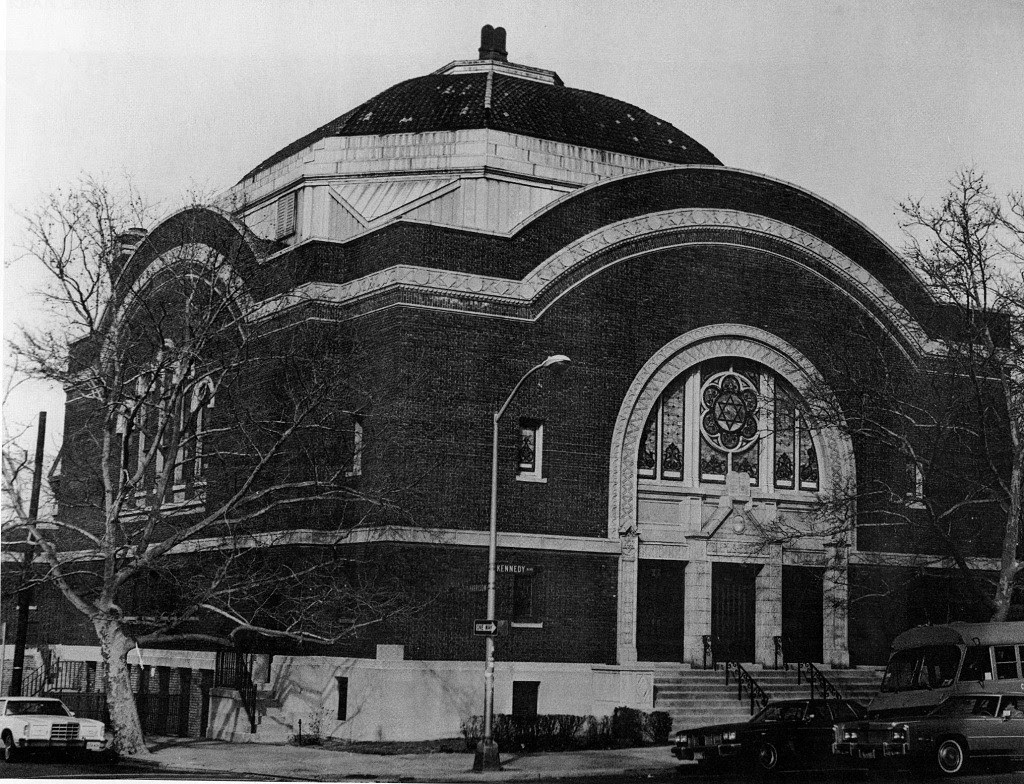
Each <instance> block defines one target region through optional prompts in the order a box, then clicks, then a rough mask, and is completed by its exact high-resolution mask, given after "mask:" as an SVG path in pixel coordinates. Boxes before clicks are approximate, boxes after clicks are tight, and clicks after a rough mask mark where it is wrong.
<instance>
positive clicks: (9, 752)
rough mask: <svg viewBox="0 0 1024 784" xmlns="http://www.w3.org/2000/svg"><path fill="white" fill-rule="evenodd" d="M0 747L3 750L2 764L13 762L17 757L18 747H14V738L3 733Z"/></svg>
mask: <svg viewBox="0 0 1024 784" xmlns="http://www.w3.org/2000/svg"><path fill="white" fill-rule="evenodd" d="M0 747H2V748H3V754H4V762H14V760H15V759H16V758H17V756H18V747H17V746H15V745H14V736H13V735H11V733H10V732H5V733H4V736H3V739H2V740H0Z"/></svg>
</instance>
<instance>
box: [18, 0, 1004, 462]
mask: <svg viewBox="0 0 1024 784" xmlns="http://www.w3.org/2000/svg"><path fill="white" fill-rule="evenodd" d="M6 21H7V28H6V52H5V67H6V78H5V85H6V95H5V109H6V111H5V142H6V145H5V161H4V177H5V179H4V206H5V210H4V217H5V227H4V230H5V231H4V238H5V239H4V252H5V256H6V258H7V260H8V262H10V260H12V259H13V258H15V257H16V255H17V251H16V246H17V244H18V242H19V224H18V219H17V213H18V212H19V211H22V210H25V209H27V208H30V207H31V206H32V205H33V204H35V203H36V202H37V201H38V200H39V197H40V196H41V194H44V193H46V192H47V191H50V190H52V189H54V188H56V187H58V186H61V185H66V184H68V183H70V182H71V181H73V180H74V179H75V178H76V177H77V176H78V175H79V174H80V173H82V172H88V173H92V174H97V175H99V176H113V175H117V174H119V173H120V172H127V173H129V174H130V175H131V177H132V178H133V179H134V181H135V183H136V184H137V186H138V187H139V188H140V189H141V191H142V192H143V193H144V194H146V195H147V196H149V197H150V198H151V199H154V200H161V201H162V202H164V203H166V204H167V205H168V207H170V206H171V205H173V204H174V203H175V202H176V201H177V200H178V199H180V198H181V197H182V196H183V194H184V193H185V192H186V191H189V190H190V189H195V188H199V189H200V190H202V191H206V192H209V191H219V190H222V189H224V188H227V187H228V186H230V185H232V184H233V183H235V182H237V181H238V179H239V178H240V177H241V176H242V175H243V174H244V173H245V172H247V171H249V169H251V168H252V167H253V166H255V165H256V164H257V163H259V162H260V161H261V160H263V159H264V158H266V157H267V156H269V155H270V154H271V153H273V152H275V151H276V150H278V149H280V148H281V147H283V146H285V145H286V144H288V143H289V142H291V141H293V140H294V139H296V138H298V137H299V136H301V135H303V134H305V133H307V132H309V131H311V130H312V129H314V128H315V127H317V126H319V125H321V124H323V123H324V122H327V121H329V120H331V119H333V118H334V117H337V116H338V115H340V114H342V113H344V112H345V111H347V110H349V109H351V108H352V107H354V106H355V105H357V104H358V103H360V102H362V101H364V100H366V99H368V98H370V97H372V96H374V95H376V94H377V93H379V92H381V91H382V90H384V89H386V88H387V87H389V86H391V85H393V84H395V83H396V82H398V81H400V80H403V79H408V78H411V77H415V76H420V75H423V74H425V73H429V72H430V71H433V70H436V69H437V68H439V67H441V66H442V65H444V64H446V63H448V62H450V61H452V60H458V59H470V58H474V57H476V51H477V47H478V46H479V35H480V33H479V31H480V27H481V26H482V25H484V24H493V25H495V26H499V25H500V26H503V27H505V28H506V30H507V31H508V52H509V59H510V60H511V61H513V62H516V63H522V64H525V65H532V66H537V67H540V68H547V69H551V70H554V71H557V72H558V74H559V76H561V78H562V80H563V81H564V82H565V84H566V85H568V86H570V87H577V88H582V89H586V90H592V91H595V92H599V93H603V94H605V95H609V96H612V97H614V98H618V99H620V100H623V101H627V102H629V103H632V104H636V105H638V106H640V107H642V108H644V109H645V110H647V111H648V112H650V113H652V114H654V115H656V116H658V117H660V118H662V119H665V120H668V121H669V122H671V123H672V124H673V125H675V126H676V127H678V128H679V129H680V130H682V131H684V132H686V133H687V134H689V135H690V136H692V137H694V138H695V139H697V140H698V141H699V142H701V143H702V144H703V145H705V146H706V147H707V148H709V149H710V150H711V151H712V152H714V153H715V154H716V155H717V156H718V157H719V158H720V159H721V160H722V161H723V163H725V164H726V165H727V166H733V167H737V168H742V169H749V170H753V171H757V172H761V173H764V174H767V175H769V176H772V177H776V178H780V179H784V180H788V181H790V182H793V183H795V184H797V185H800V186H802V187H804V188H807V189H809V190H811V191H813V192H815V193H817V194H818V195H820V196H822V197H823V198H825V199H828V200H829V201H831V202H833V203H835V204H836V205H838V206H839V207H841V208H843V209H845V210H846V211H848V212H849V213H851V214H852V215H854V216H855V217H857V218H859V219H860V220H862V221H863V222H864V223H866V224H867V225H868V227H870V228H871V229H873V230H874V231H876V232H878V233H879V234H880V235H881V236H882V237H883V238H885V239H886V240H888V241H889V242H890V243H893V244H897V245H898V244H899V241H900V235H899V229H898V225H897V217H896V211H897V203H898V202H899V201H900V200H901V199H904V198H906V197H907V196H910V195H914V196H922V197H925V198H926V199H928V198H934V197H936V196H937V195H938V194H940V193H941V192H942V190H943V186H944V184H945V182H946V180H948V178H949V177H950V176H951V175H952V174H953V172H955V171H956V170H957V169H959V168H962V167H964V166H970V165H973V166H975V167H977V168H978V169H980V170H983V171H984V172H986V173H987V175H988V176H989V178H990V181H991V182H992V184H993V185H995V186H996V187H997V189H999V190H1008V189H1011V188H1013V189H1021V188H1024V141H1022V140H1024V54H1022V53H1024V2H1022V1H1021V0H988V1H987V2H986V1H985V0H979V1H978V2H963V0H935V1H934V2H910V1H909V0H873V1H872V2H866V1H865V2H853V1H852V0H788V1H785V2H783V1H781V0H780V1H779V2H769V1H768V0H764V1H762V2H738V1H736V0H664V1H660V2H644V1H643V0H633V2H599V1H596V0H580V1H579V2H569V1H568V0H566V1H565V2H558V1H557V0H547V1H546V2H526V1H525V0H516V2H491V1H490V0H472V1H470V0H443V1H438V0H430V1H427V0H418V1H417V2H397V0H371V1H368V2H362V0H358V1H357V0H339V1H335V2H327V0H309V1H307V2H300V1H298V0H291V1H289V2H285V1H284V0H278V1H276V2H275V1H272V0H248V1H243V0H218V2H200V1H199V0H194V1H193V2H175V1H174V0H161V1H160V2H151V1H150V0H132V1H131V2H124V1H123V0H121V2H109V3H108V2H100V1H99V0H55V1H53V2H47V1H46V0H7V20H6ZM30 286H31V277H30V274H29V271H28V269H27V267H25V266H24V265H22V264H18V263H15V264H14V265H13V266H8V268H7V271H6V277H5V286H4V288H5V291H4V306H5V313H4V327H5V331H9V330H10V329H11V328H12V323H15V322H18V321H25V320H28V319H31V317H32V308H31V304H30V303H31V300H30V299H28V298H27V297H26V296H25V288H26V287H30ZM61 406H62V396H61V395H60V394H59V393H58V394H49V395H46V394H43V393H41V392H40V391H39V390H37V389H33V390H27V389H26V390H23V391H22V393H21V394H20V395H17V396H16V397H15V398H13V399H12V401H11V405H10V406H9V407H8V412H7V414H8V419H9V421H11V422H17V421H25V422H28V421H32V420H34V417H35V412H36V411H38V410H41V409H42V408H46V409H47V410H48V411H49V412H50V433H51V436H50V438H49V439H48V441H49V442H50V445H51V448H52V447H54V446H55V445H56V444H57V443H58V442H59V433H60V427H61V421H62V417H61V413H62V412H61V410H60V409H61Z"/></svg>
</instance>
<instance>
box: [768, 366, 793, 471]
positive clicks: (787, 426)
mask: <svg viewBox="0 0 1024 784" xmlns="http://www.w3.org/2000/svg"><path fill="white" fill-rule="evenodd" d="M795 425H796V412H795V411H794V406H793V398H792V396H791V395H790V394H789V390H787V389H786V388H785V387H784V386H783V385H782V384H781V383H779V382H778V381H776V383H775V426H774V431H773V432H774V434H775V486H776V487H781V488H789V489H792V488H793V487H795V486H796V460H795V458H794V454H795V452H796V431H795V430H794V427H795Z"/></svg>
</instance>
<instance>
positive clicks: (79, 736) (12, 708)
mask: <svg viewBox="0 0 1024 784" xmlns="http://www.w3.org/2000/svg"><path fill="white" fill-rule="evenodd" d="M108 745H109V741H108V738H107V735H106V731H105V727H104V726H103V722H102V721H96V720H95V719H78V718H75V714H74V712H73V711H70V710H68V707H67V706H66V705H65V704H64V703H63V702H61V701H60V700H58V699H53V698H47V697H6V698H0V746H2V751H3V759H4V761H5V762H11V761H13V760H14V759H15V757H17V756H18V755H19V754H21V752H22V751H27V750H29V749H67V750H72V749H88V750H89V751H103V750H105V749H107V747H108Z"/></svg>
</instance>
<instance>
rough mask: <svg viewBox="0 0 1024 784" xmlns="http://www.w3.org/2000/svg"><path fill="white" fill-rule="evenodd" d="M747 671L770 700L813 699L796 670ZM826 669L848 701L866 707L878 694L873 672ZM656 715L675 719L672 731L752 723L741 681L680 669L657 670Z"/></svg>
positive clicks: (720, 674) (712, 672)
mask: <svg viewBox="0 0 1024 784" xmlns="http://www.w3.org/2000/svg"><path fill="white" fill-rule="evenodd" d="M744 668H745V669H746V670H747V672H749V673H750V675H751V676H752V677H753V678H754V680H756V681H757V682H758V684H759V685H760V686H761V688H763V689H764V690H765V691H766V692H767V693H768V695H769V697H770V698H771V699H776V700H787V699H804V698H807V697H809V696H810V684H809V683H808V682H807V680H806V679H804V681H803V683H799V684H798V683H797V671H796V666H795V665H794V666H792V667H791V668H790V669H789V670H783V669H779V670H771V669H761V668H759V667H756V666H754V665H744ZM819 669H821V671H822V673H823V674H824V675H825V677H826V678H828V679H829V680H830V681H831V682H832V683H833V684H834V685H835V687H836V688H837V689H839V690H840V691H841V692H842V694H843V696H844V697H846V698H848V699H852V700H856V701H857V702H860V703H862V704H864V705H867V704H868V702H869V701H870V699H871V697H873V696H874V695H875V694H876V693H877V691H878V685H879V683H880V682H881V679H882V674H881V672H880V671H878V670H874V669H850V670H828V669H824V668H819ZM654 690H655V697H654V709H655V710H661V711H665V712H667V713H668V714H669V715H671V716H672V730H673V732H675V731H676V730H681V729H688V728H691V727H703V726H707V725H709V724H724V723H729V722H738V721H746V720H747V719H749V718H750V698H749V694H748V692H747V690H746V689H744V690H743V701H742V702H740V701H739V700H737V699H736V681H735V679H732V678H730V683H729V685H728V686H726V685H725V671H724V669H721V668H719V669H717V670H691V669H685V668H680V667H679V666H678V665H658V666H657V667H656V669H655V673H654Z"/></svg>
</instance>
